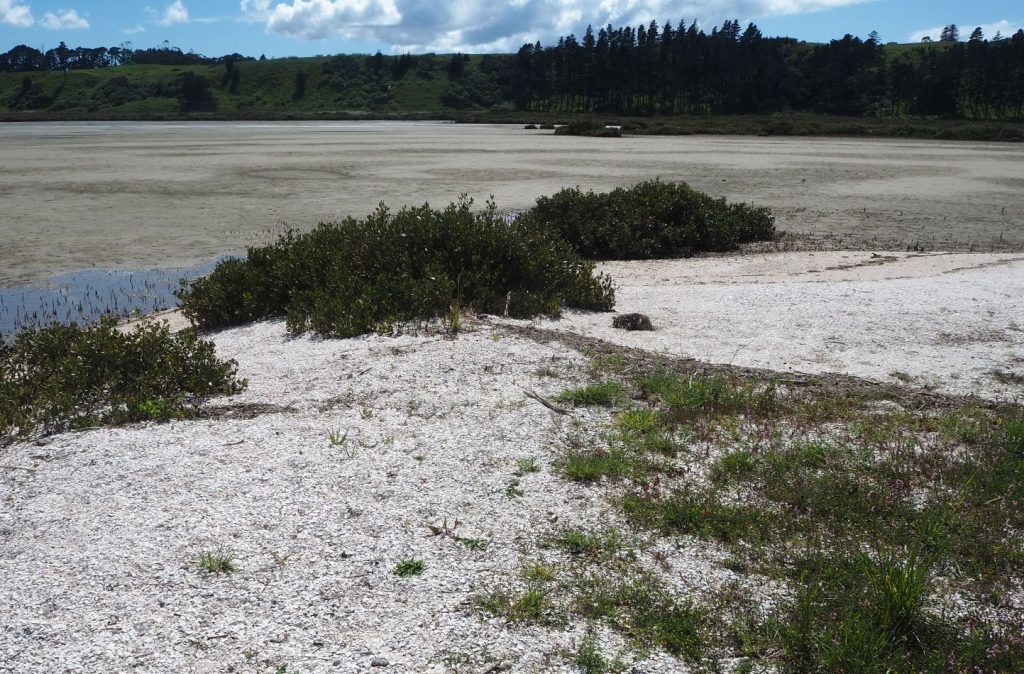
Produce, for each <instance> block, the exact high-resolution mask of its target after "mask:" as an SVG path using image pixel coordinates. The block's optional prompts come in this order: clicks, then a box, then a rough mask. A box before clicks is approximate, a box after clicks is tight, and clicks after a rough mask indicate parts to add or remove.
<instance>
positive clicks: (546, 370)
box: [533, 365, 559, 379]
mask: <svg viewBox="0 0 1024 674" xmlns="http://www.w3.org/2000/svg"><path fill="white" fill-rule="evenodd" d="M533 376H534V377H550V378H552V379H558V377H559V374H558V370H556V369H555V368H553V367H551V366H550V365H542V366H540V367H538V368H537V369H536V370H534V371H533Z"/></svg>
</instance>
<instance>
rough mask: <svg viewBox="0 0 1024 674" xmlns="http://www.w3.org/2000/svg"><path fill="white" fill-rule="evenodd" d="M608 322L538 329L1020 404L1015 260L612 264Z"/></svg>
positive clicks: (1022, 263) (1021, 307) (943, 257)
mask: <svg viewBox="0 0 1024 674" xmlns="http://www.w3.org/2000/svg"><path fill="white" fill-rule="evenodd" d="M601 269H602V270H603V271H605V272H606V273H608V274H609V275H611V277H612V278H613V279H615V281H616V283H617V285H618V289H617V291H616V311H618V312H621V313H628V312H634V311H635V312H642V313H645V314H647V315H649V316H650V318H651V320H652V321H653V323H654V325H655V328H656V330H655V331H654V332H625V331H622V330H615V329H613V328H612V326H611V319H610V318H608V317H607V316H606V315H602V314H593V313H586V312H569V313H568V314H567V315H566V316H565V318H564V319H563V320H560V321H540V322H539V323H540V325H542V326H543V327H548V328H552V329H558V330H568V331H571V332H578V333H582V334H586V335H590V336H593V337H598V338H601V339H605V340H608V341H611V342H614V343H617V344H622V345H625V346H631V347H636V348H641V349H647V350H650V351H655V352H664V353H669V354H672V355H676V356H688V357H692V358H696V359H698V360H702V361H709V362H714V363H728V364H733V365H742V366H747V367H758V368H764V369H769V370H778V371H784V372H786V371H789V372H811V373H816V372H839V373H845V374H852V375H855V376H858V377H865V378H869V379H874V380H877V381H883V382H889V383H908V384H911V385H914V386H926V387H929V388H932V389H934V390H937V391H942V392H946V393H956V394H976V395H981V396H984V397H992V398H1002V399H1007V400H1013V399H1017V400H1020V399H1024V387H1022V386H1021V383H1020V382H1021V381H1024V255H962V254H932V255H914V254H907V253H881V254H879V253H862V252H819V253H781V254H769V255H751V256H742V257H727V258H711V259H702V260H665V261H655V262H611V263H606V264H604V265H601Z"/></svg>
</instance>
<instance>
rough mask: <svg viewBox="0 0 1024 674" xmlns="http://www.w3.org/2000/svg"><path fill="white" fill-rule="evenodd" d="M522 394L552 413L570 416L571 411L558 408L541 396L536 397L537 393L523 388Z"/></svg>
mask: <svg viewBox="0 0 1024 674" xmlns="http://www.w3.org/2000/svg"><path fill="white" fill-rule="evenodd" d="M523 393H525V394H526V397H527V398H533V399H534V400H536V401H537V402H539V403H540V404H541V405H543V406H544V407H546V408H548V409H549V410H551V411H552V412H557V413H559V414H572V411H571V410H567V409H565V408H563V407H559V406H558V405H555V404H554V403H552V402H551V401H550V400H547V399H545V398H544V397H543V396H540V395H537V393H536V392H534V391H531V390H529V389H525V388H524V389H523Z"/></svg>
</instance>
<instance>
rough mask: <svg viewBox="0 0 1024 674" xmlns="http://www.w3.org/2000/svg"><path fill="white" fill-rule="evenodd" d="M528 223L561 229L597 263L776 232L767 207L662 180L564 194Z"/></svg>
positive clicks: (672, 253)
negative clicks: (740, 201)
mask: <svg viewBox="0 0 1024 674" xmlns="http://www.w3.org/2000/svg"><path fill="white" fill-rule="evenodd" d="M521 219H523V220H526V221H528V222H529V223H531V224H533V225H535V226H538V227H540V228H543V229H551V230H553V231H555V232H558V233H559V234H561V235H562V236H563V237H564V238H565V239H566V240H567V241H568V242H569V243H570V244H571V245H572V247H573V248H575V249H576V250H577V251H578V252H579V253H580V255H582V256H583V257H585V258H588V259H592V260H643V259H651V258H672V257H688V256H691V255H693V254H695V253H698V252H704V251H727V250H733V249H735V248H736V247H737V246H738V245H739V244H741V243H747V242H750V241H763V240H769V239H771V238H772V236H774V234H775V219H774V218H773V217H772V216H771V214H770V213H769V212H768V209H766V208H758V207H754V206H748V205H747V204H728V203H726V201H725V199H715V198H712V197H710V196H708V195H706V194H703V193H701V192H698V191H696V190H693V189H691V188H690V187H689V186H687V185H686V184H683V183H679V184H675V183H663V182H660V181H658V180H651V181H647V182H643V183H640V184H638V185H635V186H633V187H629V188H618V189H615V190H612V191H611V192H608V193H600V194H595V193H594V192H583V191H581V190H580V189H579V188H578V187H577V188H571V189H564V190H562V191H560V192H558V193H557V194H555V195H553V196H550V197H541V198H540V199H538V200H537V205H536V206H534V207H533V208H532V209H530V210H529V211H527V212H526V213H524V214H523V216H522V218H521Z"/></svg>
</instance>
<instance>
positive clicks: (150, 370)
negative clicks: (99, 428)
mask: <svg viewBox="0 0 1024 674" xmlns="http://www.w3.org/2000/svg"><path fill="white" fill-rule="evenodd" d="M236 370H237V367H236V364H235V362H234V361H220V360H218V359H217V357H216V354H215V353H214V347H213V343H212V342H208V341H205V340H201V339H199V338H198V337H197V336H196V333H195V331H194V330H185V331H183V332H180V333H177V334H173V335H172V334H171V333H170V331H169V329H168V328H167V326H166V325H165V324H151V325H144V326H142V325H140V326H138V327H136V328H135V329H134V330H133V331H131V332H122V331H121V330H119V329H118V327H117V321H116V319H114V318H113V317H106V318H104V319H103V320H101V321H100V323H99V324H98V325H95V326H92V327H88V328H82V327H79V326H77V325H75V324H72V325H67V326H64V325H54V326H49V327H46V328H42V329H39V330H26V331H23V332H21V333H19V334H18V335H17V337H16V339H15V341H14V343H13V344H12V345H10V346H0V444H3V443H6V442H10V441H11V440H13V439H15V438H19V437H27V436H30V435H32V434H34V433H37V432H43V433H55V432H60V431H63V430H67V429H73V428H83V427H87V426H95V425H97V424H121V423H128V422H133V421H141V420H145V419H157V420H165V419H170V418H174V417H184V416H189V415H191V414H194V413H195V412H196V411H197V410H198V405H199V403H200V402H201V401H202V400H203V399H204V398H207V397H209V396H214V395H231V394H233V393H236V392H238V391H240V390H241V389H242V388H244V386H245V382H244V381H238V380H237V379H236V378H235V373H236Z"/></svg>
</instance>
